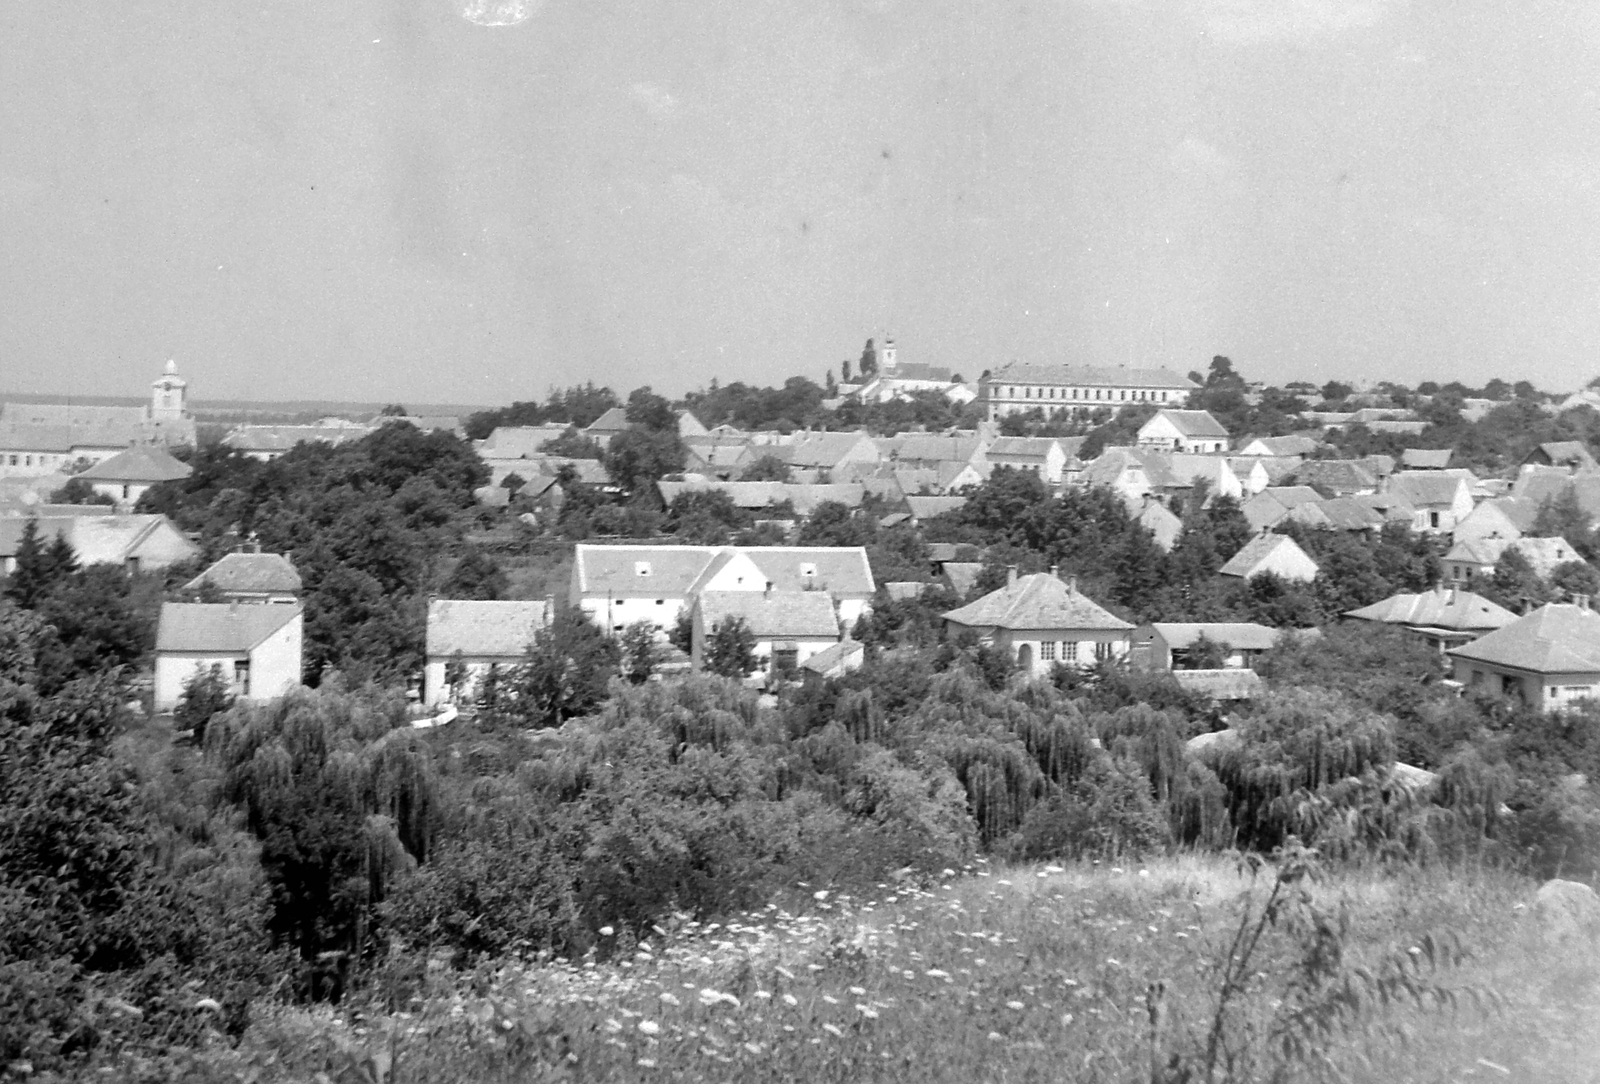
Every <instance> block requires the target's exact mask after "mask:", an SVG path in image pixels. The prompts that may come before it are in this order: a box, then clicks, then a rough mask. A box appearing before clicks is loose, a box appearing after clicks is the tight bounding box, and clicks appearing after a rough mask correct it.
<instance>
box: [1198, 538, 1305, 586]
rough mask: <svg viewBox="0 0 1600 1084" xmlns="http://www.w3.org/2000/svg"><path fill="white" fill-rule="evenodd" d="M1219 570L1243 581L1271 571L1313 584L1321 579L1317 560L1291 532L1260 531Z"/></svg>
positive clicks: (1298, 581)
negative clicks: (1318, 573) (1315, 580)
mask: <svg viewBox="0 0 1600 1084" xmlns="http://www.w3.org/2000/svg"><path fill="white" fill-rule="evenodd" d="M1218 572H1219V574H1221V575H1223V576H1236V577H1238V578H1239V579H1243V580H1249V579H1254V578H1255V577H1257V576H1261V575H1264V574H1266V573H1269V572H1270V573H1272V574H1273V575H1274V576H1277V577H1279V578H1280V579H1284V580H1291V581H1294V582H1297V583H1310V582H1311V581H1312V580H1314V579H1316V578H1317V562H1315V561H1313V560H1312V559H1311V557H1310V555H1309V554H1307V553H1306V551H1305V550H1303V549H1301V548H1300V546H1299V544H1298V543H1297V542H1295V540H1294V539H1292V538H1290V537H1289V536H1288V535H1283V534H1258V535H1256V536H1255V537H1254V538H1252V539H1251V540H1250V541H1248V542H1246V543H1245V544H1244V548H1243V549H1241V550H1240V551H1239V552H1238V553H1236V554H1234V555H1233V556H1232V557H1231V558H1229V560H1228V563H1227V564H1225V565H1223V566H1222V567H1221V568H1220V569H1218Z"/></svg>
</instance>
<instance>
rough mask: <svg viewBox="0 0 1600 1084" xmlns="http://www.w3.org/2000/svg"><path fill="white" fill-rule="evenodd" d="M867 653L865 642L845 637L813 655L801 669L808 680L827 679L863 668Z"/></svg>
mask: <svg viewBox="0 0 1600 1084" xmlns="http://www.w3.org/2000/svg"><path fill="white" fill-rule="evenodd" d="M866 654H867V649H866V646H865V645H864V644H862V643H860V642H859V641H857V640H851V639H844V640H840V641H839V642H838V643H836V644H834V645H833V646H832V647H825V648H823V649H822V650H821V651H819V652H817V653H816V654H815V655H812V656H811V657H810V658H809V659H807V660H806V661H805V662H803V663H801V664H800V669H801V670H802V671H803V672H804V674H805V679H806V680H807V681H826V680H828V679H829V678H837V677H843V676H844V675H845V674H848V673H850V672H852V671H854V670H859V669H861V663H862V662H863V661H864V660H865V659H866Z"/></svg>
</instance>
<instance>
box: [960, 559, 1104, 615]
mask: <svg viewBox="0 0 1600 1084" xmlns="http://www.w3.org/2000/svg"><path fill="white" fill-rule="evenodd" d="M946 567H947V568H948V566H946ZM944 617H945V619H946V620H948V621H954V622H956V623H957V624H960V625H966V626H967V627H969V628H1002V629H1091V630H1108V631H1118V630H1124V629H1131V628H1133V626H1132V625H1130V624H1129V623H1128V622H1126V621H1124V620H1122V619H1121V618H1120V617H1117V616H1116V615H1115V614H1112V613H1110V612H1109V611H1107V610H1106V609H1104V608H1103V607H1101V606H1100V605H1099V604H1098V603H1096V602H1095V601H1094V600H1092V599H1090V598H1089V597H1088V596H1087V595H1084V594H1082V593H1080V592H1079V591H1078V590H1077V588H1076V587H1073V586H1071V585H1069V584H1067V583H1064V582H1062V580H1061V579H1060V578H1059V577H1056V576H1052V575H1050V574H1049V573H1047V572H1036V573H1034V574H1032V575H1031V576H1022V577H1019V578H1018V579H1017V581H1016V582H1015V583H1013V584H1009V585H1007V586H1005V587H1002V588H1000V589H999V590H998V591H991V592H989V594H987V595H984V596H983V597H982V598H980V599H978V600H977V601H976V602H973V603H970V604H968V605H966V606H962V607H961V608H960V609H956V610H951V611H950V612H949V613H947V614H945V615H944Z"/></svg>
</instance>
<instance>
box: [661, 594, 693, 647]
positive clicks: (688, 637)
mask: <svg viewBox="0 0 1600 1084" xmlns="http://www.w3.org/2000/svg"><path fill="white" fill-rule="evenodd" d="M667 642H668V643H669V644H671V645H672V646H673V647H675V648H677V649H678V650H679V651H681V652H683V653H684V654H685V655H687V654H689V653H690V652H691V651H693V650H694V612H693V610H691V609H690V608H689V607H688V606H684V607H681V608H680V609H679V610H678V619H677V620H676V621H674V622H673V623H672V627H671V628H670V629H668V630H667Z"/></svg>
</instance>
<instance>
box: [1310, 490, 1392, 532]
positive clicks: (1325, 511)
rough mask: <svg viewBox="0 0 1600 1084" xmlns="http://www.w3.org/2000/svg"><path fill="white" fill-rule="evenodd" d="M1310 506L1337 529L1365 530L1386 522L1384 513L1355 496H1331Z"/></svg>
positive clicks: (1380, 525) (1330, 525) (1329, 524)
mask: <svg viewBox="0 0 1600 1084" xmlns="http://www.w3.org/2000/svg"><path fill="white" fill-rule="evenodd" d="M1310 507H1314V508H1316V509H1317V511H1319V512H1320V513H1322V516H1323V518H1324V519H1325V520H1326V522H1327V525H1328V526H1329V527H1332V528H1333V529H1334V530H1336V531H1365V530H1368V529H1370V528H1373V527H1382V526H1383V524H1384V522H1385V520H1384V516H1383V513H1381V512H1379V511H1378V510H1377V509H1375V508H1372V507H1371V506H1369V505H1365V504H1362V503H1361V501H1359V500H1357V499H1356V498H1355V497H1330V498H1329V499H1328V500H1325V501H1318V502H1317V503H1316V504H1315V505H1312V506H1310Z"/></svg>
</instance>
